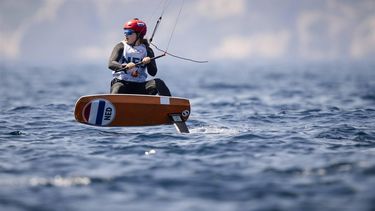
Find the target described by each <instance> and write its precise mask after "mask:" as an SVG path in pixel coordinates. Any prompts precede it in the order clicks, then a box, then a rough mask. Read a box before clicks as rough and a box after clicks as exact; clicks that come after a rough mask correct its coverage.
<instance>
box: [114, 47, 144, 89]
mask: <svg viewBox="0 0 375 211" xmlns="http://www.w3.org/2000/svg"><path fill="white" fill-rule="evenodd" d="M121 42H122V43H123V44H124V53H123V56H122V58H121V59H120V63H126V64H127V63H130V62H133V63H135V64H136V63H138V62H141V61H142V59H143V58H145V57H146V56H147V49H146V46H145V45H144V44H140V45H137V46H134V47H132V46H130V45H128V44H127V43H126V42H125V41H121ZM133 71H137V72H138V76H137V77H133V76H132V75H131V73H132V72H133ZM112 76H113V77H114V78H117V79H119V80H124V81H132V82H145V81H146V79H147V73H146V66H145V65H139V66H136V67H134V68H133V69H131V70H127V72H126V73H125V71H120V72H115V71H112Z"/></svg>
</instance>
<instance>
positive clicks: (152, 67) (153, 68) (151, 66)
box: [146, 47, 158, 76]
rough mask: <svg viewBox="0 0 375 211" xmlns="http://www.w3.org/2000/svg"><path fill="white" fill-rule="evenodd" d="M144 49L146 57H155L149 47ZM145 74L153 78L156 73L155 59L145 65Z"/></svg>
mask: <svg viewBox="0 0 375 211" xmlns="http://www.w3.org/2000/svg"><path fill="white" fill-rule="evenodd" d="M146 49H147V56H148V57H150V58H152V57H154V56H155V54H154V51H153V50H152V49H151V48H150V47H147V48H146ZM147 72H148V74H150V75H151V76H155V75H156V73H157V72H158V68H157V67H156V62H155V59H153V60H151V62H150V63H148V64H147Z"/></svg>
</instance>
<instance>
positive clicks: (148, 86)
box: [108, 18, 171, 96]
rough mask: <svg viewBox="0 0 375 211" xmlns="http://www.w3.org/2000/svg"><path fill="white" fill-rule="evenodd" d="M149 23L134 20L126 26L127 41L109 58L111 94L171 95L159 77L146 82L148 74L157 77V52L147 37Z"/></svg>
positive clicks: (123, 41)
mask: <svg viewBox="0 0 375 211" xmlns="http://www.w3.org/2000/svg"><path fill="white" fill-rule="evenodd" d="M146 32H147V26H146V23H145V22H143V21H141V20H139V19H138V18H134V19H132V20H130V21H128V22H126V23H125V25H124V35H125V38H124V40H122V41H121V42H120V43H118V44H117V45H116V46H115V47H114V49H113V51H112V54H111V57H110V58H109V64H108V68H109V69H111V70H112V76H113V79H112V81H111V94H148V95H155V94H159V95H164V96H171V93H170V91H169V89H168V87H167V86H166V85H165V83H164V82H163V81H162V80H161V79H158V78H155V79H152V80H148V81H147V73H148V74H149V75H151V76H155V75H156V73H157V66H156V62H155V59H151V58H153V57H154V52H153V50H152V49H151V48H150V46H149V43H148V41H147V39H144V36H145V35H146ZM146 69H147V73H146Z"/></svg>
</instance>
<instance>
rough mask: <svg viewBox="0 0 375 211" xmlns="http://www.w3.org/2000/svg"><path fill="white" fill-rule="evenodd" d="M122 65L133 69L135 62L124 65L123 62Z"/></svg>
mask: <svg viewBox="0 0 375 211" xmlns="http://www.w3.org/2000/svg"><path fill="white" fill-rule="evenodd" d="M123 67H124V68H126V69H127V70H131V69H133V68H134V67H135V63H133V62H129V63H127V64H126V65H125V66H124V64H123Z"/></svg>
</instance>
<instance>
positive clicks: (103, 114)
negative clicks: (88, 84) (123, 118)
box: [83, 99, 116, 126]
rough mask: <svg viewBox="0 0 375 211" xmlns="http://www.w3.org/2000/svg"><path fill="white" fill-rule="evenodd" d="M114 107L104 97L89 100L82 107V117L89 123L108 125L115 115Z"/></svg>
mask: <svg viewBox="0 0 375 211" xmlns="http://www.w3.org/2000/svg"><path fill="white" fill-rule="evenodd" d="M115 112H116V110H115V107H114V106H113V105H112V103H111V102H109V101H108V100H105V99H96V100H93V101H91V102H90V103H88V104H87V105H86V107H85V108H84V109H83V117H84V119H85V120H86V122H87V123H88V124H90V125H98V126H105V125H109V124H110V123H111V122H112V120H113V119H114V117H115Z"/></svg>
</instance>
